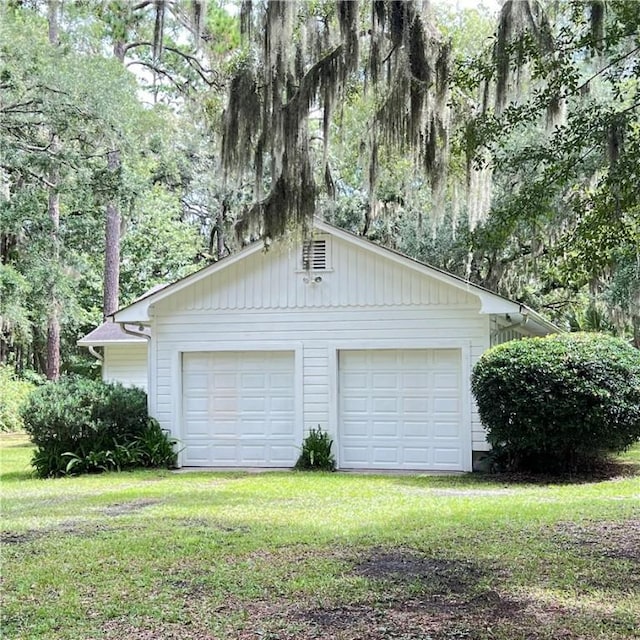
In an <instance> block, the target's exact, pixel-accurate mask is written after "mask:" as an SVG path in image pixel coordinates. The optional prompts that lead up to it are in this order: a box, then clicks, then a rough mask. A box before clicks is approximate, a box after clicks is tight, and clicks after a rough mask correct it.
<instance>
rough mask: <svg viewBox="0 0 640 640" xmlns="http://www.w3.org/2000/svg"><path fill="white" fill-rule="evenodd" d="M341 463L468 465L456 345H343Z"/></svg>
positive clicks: (406, 466)
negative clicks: (375, 347) (361, 347)
mask: <svg viewBox="0 0 640 640" xmlns="http://www.w3.org/2000/svg"><path fill="white" fill-rule="evenodd" d="M338 366H339V442H340V466H341V467H342V468H345V469H349V468H353V469H358V468H360V469H364V468H368V469H425V470H428V469H434V470H436V469H439V470H447V471H453V470H463V469H464V468H465V458H464V451H465V450H466V448H465V442H464V438H465V437H466V438H470V436H469V435H468V434H466V435H465V434H463V432H462V413H463V412H462V400H461V395H462V394H461V386H462V374H461V354H460V350H458V349H384V350H371V351H365V350H363V351H340V352H339V365H338Z"/></svg>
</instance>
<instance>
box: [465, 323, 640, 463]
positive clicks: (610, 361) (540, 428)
mask: <svg viewBox="0 0 640 640" xmlns="http://www.w3.org/2000/svg"><path fill="white" fill-rule="evenodd" d="M471 388H472V391H473V394H474V396H475V398H476V402H477V404H478V409H479V412H480V418H481V420H482V423H483V424H484V425H485V427H486V429H487V433H488V441H489V443H490V444H491V445H492V446H493V448H494V454H497V457H498V458H500V459H501V460H502V461H503V462H504V463H505V465H506V466H507V467H510V468H512V469H528V470H534V471H542V470H545V471H546V470H552V471H565V470H575V469H577V468H580V467H586V466H588V465H590V464H592V463H594V462H596V461H598V460H601V459H602V458H603V457H604V456H605V455H606V454H607V453H609V452H617V451H622V450H624V449H626V448H627V447H629V446H630V445H631V444H633V443H634V442H636V441H637V440H639V439H640V352H639V351H637V350H636V349H634V348H633V347H631V346H630V345H628V344H626V343H625V342H624V341H622V340H619V339H617V338H612V337H610V336H606V335H602V334H587V333H575V334H562V335H553V336H548V337H546V338H530V339H525V340H514V341H512V342H507V343H505V344H501V345H498V346H496V347H493V348H492V349H490V350H489V351H487V352H486V353H485V354H484V355H483V356H482V357H481V358H480V360H479V361H478V363H477V364H476V366H475V367H474V370H473V374H472V377H471Z"/></svg>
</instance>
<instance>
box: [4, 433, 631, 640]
mask: <svg viewBox="0 0 640 640" xmlns="http://www.w3.org/2000/svg"><path fill="white" fill-rule="evenodd" d="M0 444H2V445H3V447H2V450H1V469H0V471H1V474H2V524H1V528H2V615H3V620H2V634H3V638H7V639H12V638H16V639H17V638H21V639H23V638H24V639H30V638H34V639H35V638H38V639H44V640H48V639H52V640H53V639H56V640H58V639H60V640H64V639H83V640H85V639H88V638H95V639H99V638H110V639H115V638H133V639H136V638H137V639H141V640H142V639H144V640H150V639H158V640H160V639H165V638H176V639H177V638H180V639H187V640H189V639H194V640H195V639H198V640H206V639H211V638H216V639H217V638H220V639H223V638H256V639H257V638H263V639H264V638H272V639H274V640H275V639H276V638H278V639H285V640H286V639H293V638H318V639H319V638H336V639H344V640H346V639H355V638H372V639H379V640H390V639H392V638H393V639H398V638H402V639H404V640H428V639H432V640H444V639H445V638H465V639H472V640H484V639H487V640H488V639H498V640H501V639H502V640H507V639H508V640H514V639H518V638H522V639H525V638H526V639H533V640H537V639H552V638H569V639H573V638H574V639H576V640H577V639H578V638H582V639H586V640H589V639H592V638H593V639H595V638H599V639H603V638H607V639H612V640H617V639H623V638H624V639H626V638H640V476H637V475H634V474H633V469H634V468H637V466H638V463H639V462H640V451H639V450H638V449H635V450H633V451H632V452H630V453H629V454H627V455H626V457H625V458H624V460H625V462H626V464H627V473H625V474H623V475H620V476H618V477H613V478H610V479H607V480H600V481H594V482H584V481H582V482H579V483H564V484H553V483H546V484H526V483H522V482H521V483H517V484H513V483H506V482H504V481H503V480H501V479H487V478H486V477H482V476H472V475H465V476H453V477H442V476H424V475H398V476H394V475H377V476H376V475H357V474H340V473H337V474H313V473H293V472H291V473H264V474H245V473H184V474H177V473H171V472H167V471H140V472H132V473H122V474H104V475H97V476H84V477H79V478H63V479H58V480H37V479H33V478H32V477H31V475H30V470H29V458H30V456H31V448H30V447H29V445H28V444H27V443H26V441H25V440H24V438H21V437H17V436H9V435H3V436H0ZM634 465H635V466H634Z"/></svg>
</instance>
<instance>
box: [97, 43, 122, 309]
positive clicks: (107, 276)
mask: <svg viewBox="0 0 640 640" xmlns="http://www.w3.org/2000/svg"><path fill="white" fill-rule="evenodd" d="M113 55H114V56H115V57H116V59H117V60H118V61H119V62H120V64H124V56H125V42H124V40H116V42H115V43H114V45H113ZM121 166H122V160H121V158H120V152H119V151H118V150H116V149H113V150H111V151H109V153H108V155H107V169H108V170H109V171H110V172H111V173H115V172H116V171H119V170H120V167H121ZM120 226H121V216H120V209H119V208H118V202H117V197H116V195H115V194H113V195H112V198H111V199H110V200H109V201H108V202H107V207H106V220H105V230H104V285H103V298H102V316H103V319H104V320H106V319H107V316H110V315H111V314H112V313H115V312H116V311H117V310H118V306H119V302H120Z"/></svg>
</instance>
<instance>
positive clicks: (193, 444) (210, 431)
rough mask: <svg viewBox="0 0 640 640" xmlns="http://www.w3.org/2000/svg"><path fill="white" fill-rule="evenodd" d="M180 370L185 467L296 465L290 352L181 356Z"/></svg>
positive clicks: (291, 357) (293, 392)
mask: <svg viewBox="0 0 640 640" xmlns="http://www.w3.org/2000/svg"><path fill="white" fill-rule="evenodd" d="M182 367H183V374H182V381H183V383H182V387H183V436H182V444H183V446H184V447H185V448H184V451H183V454H182V455H183V461H182V463H183V464H184V465H186V466H233V467H250V466H256V467H286V466H292V465H293V464H294V463H295V461H296V458H297V455H298V453H299V450H298V446H299V439H300V436H298V434H297V432H296V419H295V418H296V416H295V391H294V353H293V352H292V351H233V352H214V353H185V354H183V356H182Z"/></svg>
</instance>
